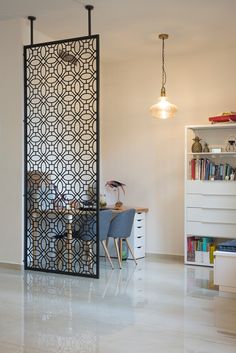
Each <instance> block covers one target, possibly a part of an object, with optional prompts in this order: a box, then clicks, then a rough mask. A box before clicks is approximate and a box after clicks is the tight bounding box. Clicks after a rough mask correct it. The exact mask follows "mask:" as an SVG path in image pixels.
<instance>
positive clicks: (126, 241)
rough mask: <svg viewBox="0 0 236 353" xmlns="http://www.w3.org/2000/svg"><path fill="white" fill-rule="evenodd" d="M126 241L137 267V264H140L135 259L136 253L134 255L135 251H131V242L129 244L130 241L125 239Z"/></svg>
mask: <svg viewBox="0 0 236 353" xmlns="http://www.w3.org/2000/svg"><path fill="white" fill-rule="evenodd" d="M125 241H126V244H127V246H128V248H129V251H130V252H131V255H132V258H133V259H134V262H135V264H136V265H137V264H138V263H137V260H136V259H135V257H134V253H133V250H132V249H131V246H130V244H129V242H128V239H127V238H125Z"/></svg>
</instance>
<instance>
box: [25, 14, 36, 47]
mask: <svg viewBox="0 0 236 353" xmlns="http://www.w3.org/2000/svg"><path fill="white" fill-rule="evenodd" d="M27 18H28V20H29V21H30V45H33V44H34V21H35V20H36V17H35V16H28V17H27Z"/></svg>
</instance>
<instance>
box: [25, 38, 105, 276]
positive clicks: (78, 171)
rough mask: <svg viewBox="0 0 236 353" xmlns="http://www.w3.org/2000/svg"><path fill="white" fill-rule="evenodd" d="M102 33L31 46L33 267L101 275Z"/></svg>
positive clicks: (29, 248) (28, 131) (28, 240)
mask: <svg viewBox="0 0 236 353" xmlns="http://www.w3.org/2000/svg"><path fill="white" fill-rule="evenodd" d="M98 40H99V37H98V36H97V35H95V36H90V37H83V38H76V39H72V40H65V41H59V42H50V43H44V44H38V45H31V46H25V48H24V54H25V61H24V64H25V154H26V157H25V158H26V161H25V163H26V164H25V195H26V198H25V212H26V215H25V223H26V225H25V268H27V269H35V270H42V271H51V272H61V273H70V274H77V275H83V276H92V277H98V274H99V262H98V258H99V241H98V206H99V198H98V195H99V188H98V185H99V169H98V166H99V160H98V157H99V156H98V152H99V149H98V140H99V139H98V133H99V131H98V99H99V97H98V93H99V92H98V87H99V82H98V79H99V50H98Z"/></svg>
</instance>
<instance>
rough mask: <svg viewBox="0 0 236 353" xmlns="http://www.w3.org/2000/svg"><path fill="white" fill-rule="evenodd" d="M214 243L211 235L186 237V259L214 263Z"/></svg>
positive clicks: (207, 263)
mask: <svg viewBox="0 0 236 353" xmlns="http://www.w3.org/2000/svg"><path fill="white" fill-rule="evenodd" d="M215 250H216V244H215V243H214V238H211V237H201V238H198V237H194V236H192V237H188V238H187V261H190V262H197V263H199V264H201V263H202V264H205V265H210V264H213V263H214V251H215Z"/></svg>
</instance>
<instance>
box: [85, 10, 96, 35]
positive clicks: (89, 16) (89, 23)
mask: <svg viewBox="0 0 236 353" xmlns="http://www.w3.org/2000/svg"><path fill="white" fill-rule="evenodd" d="M85 8H86V10H87V11H88V36H91V11H92V10H93V9H94V7H93V5H85Z"/></svg>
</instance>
